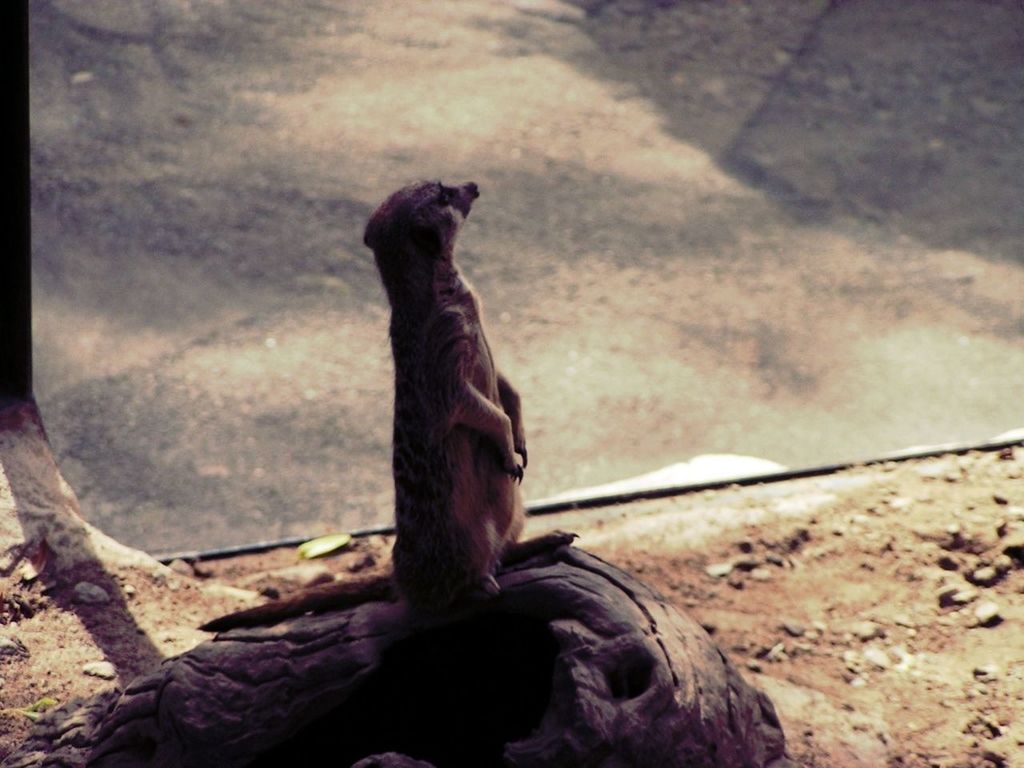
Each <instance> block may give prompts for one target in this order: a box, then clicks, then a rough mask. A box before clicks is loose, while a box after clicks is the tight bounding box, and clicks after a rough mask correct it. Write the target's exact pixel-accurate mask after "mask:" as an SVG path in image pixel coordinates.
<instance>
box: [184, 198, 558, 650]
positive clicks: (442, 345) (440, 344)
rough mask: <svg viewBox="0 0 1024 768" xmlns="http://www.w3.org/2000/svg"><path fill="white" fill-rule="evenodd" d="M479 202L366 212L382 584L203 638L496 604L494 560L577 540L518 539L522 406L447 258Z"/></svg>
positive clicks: (224, 624)
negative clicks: (377, 299) (374, 612)
mask: <svg viewBox="0 0 1024 768" xmlns="http://www.w3.org/2000/svg"><path fill="white" fill-rule="evenodd" d="M479 194H480V193H479V189H478V187H477V185H476V184H475V183H473V182H467V183H465V184H462V185H459V186H446V185H445V184H443V183H441V182H419V183H416V184H412V185H409V186H407V187H403V188H402V189H400V190H398V191H397V192H395V193H393V194H392V195H390V196H389V197H388V198H387V199H386V200H385V201H384V202H383V203H382V204H381V205H380V206H379V207H378V208H377V209H376V211H375V212H374V213H373V215H372V216H371V217H370V220H369V223H368V224H367V226H366V232H365V235H364V237H363V241H364V243H365V244H366V245H367V246H368V247H369V248H370V249H371V250H372V251H373V253H374V259H375V262H376V264H377V268H378V271H379V272H380V277H381V282H382V283H383V285H384V290H385V292H386V294H387V298H388V302H389V304H390V306H391V321H390V339H391V351H392V355H393V358H394V374H395V401H394V428H393V446H392V471H393V476H394V485H395V542H394V547H393V551H392V562H393V572H392V574H391V575H390V576H388V577H372V578H370V579H363V580H360V581H355V582H336V583H332V584H327V585H323V586H319V587H314V588H311V589H309V590H307V591H306V592H303V593H299V594H298V595H296V596H295V597H292V598H287V599H285V600H281V601H276V602H272V603H268V604H266V605H262V606H258V607H256V608H251V609H248V610H245V611H240V612H237V613H234V614H230V615H228V616H225V617H222V618H220V619H215V620H214V621H212V622H209V623H208V624H206V625H204V626H203V629H208V630H213V631H220V630H222V629H227V628H229V627H233V626H251V625H257V624H266V623H272V622H273V621H278V620H280V619H283V618H286V617H288V616H294V615H297V614H301V613H306V612H309V611H323V610H327V609H329V608H335V607H341V606H343V605H349V604H352V603H355V602H362V601H366V600H372V599H393V598H395V597H400V598H404V599H405V600H406V601H408V603H409V604H410V605H411V606H412V607H413V608H416V609H426V610H440V609H444V608H446V607H448V606H450V605H451V604H452V603H453V602H455V601H456V600H457V599H458V598H459V597H461V596H465V595H472V594H474V593H475V594H482V595H489V596H493V595H496V594H498V592H499V587H498V583H497V581H496V580H495V578H494V576H495V573H496V571H497V569H498V567H499V565H500V564H502V562H504V564H506V565H508V564H511V563H512V562H516V561H519V560H522V559H525V558H527V557H529V556H532V555H533V554H534V553H536V552H539V551H542V550H544V549H549V548H553V547H557V546H561V545H564V544H568V543H571V541H572V540H573V539H574V538H575V535H574V534H567V533H562V532H556V533H553V534H548V535H546V536H541V537H538V538H536V539H531V540H528V541H524V542H519V541H518V539H519V536H520V534H521V533H522V530H523V525H524V523H525V514H524V510H523V501H522V495H521V493H520V488H519V485H520V483H521V481H522V479H523V472H524V470H525V468H526V466H527V462H528V455H527V448H526V433H525V430H524V428H523V414H522V406H521V402H520V398H519V394H518V392H517V391H516V389H515V388H514V387H513V386H512V384H511V383H509V381H508V379H507V378H505V376H503V375H502V374H501V373H500V372H499V371H498V369H497V367H496V366H495V363H494V356H493V354H492V352H491V347H490V344H489V343H488V341H487V337H486V335H485V333H484V324H483V316H482V313H481V306H480V300H479V298H478V297H477V294H476V292H475V291H474V290H473V288H472V287H471V286H470V284H469V282H468V281H467V280H466V278H465V277H464V276H463V275H462V273H461V272H460V271H459V269H458V267H457V266H456V264H455V260H454V250H455V241H456V237H457V235H458V234H459V231H460V229H461V227H462V224H463V222H464V221H465V220H466V218H467V217H468V216H469V212H470V210H471V208H472V206H473V202H474V201H475V200H476V199H477V198H478V197H479ZM396 593H397V594H396Z"/></svg>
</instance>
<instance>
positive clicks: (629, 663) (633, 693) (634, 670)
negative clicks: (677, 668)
mask: <svg viewBox="0 0 1024 768" xmlns="http://www.w3.org/2000/svg"><path fill="white" fill-rule="evenodd" d="M653 672H654V661H653V660H652V659H651V658H650V657H648V656H641V657H638V658H631V659H627V660H626V661H625V663H624V664H623V665H622V666H621V667H616V668H615V669H613V670H612V671H611V672H609V673H608V674H607V675H606V677H607V679H608V689H609V690H610V691H611V694H612V697H613V698H615V699H619V700H620V701H623V700H626V699H635V698H636V697H637V696H640V695H641V694H643V693H644V692H645V691H646V690H647V689H648V688H650V687H651V675H652V674H653Z"/></svg>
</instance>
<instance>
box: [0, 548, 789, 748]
mask: <svg viewBox="0 0 1024 768" xmlns="http://www.w3.org/2000/svg"><path fill="white" fill-rule="evenodd" d="M498 582H499V584H500V585H501V588H502V592H501V595H500V596H498V597H497V598H493V599H488V600H480V601H477V602H473V603H470V604H466V605H463V606H460V607H459V608H458V610H455V611H453V612H451V613H449V614H446V615H443V616H422V615H414V614H412V613H410V612H409V611H408V610H407V609H406V608H404V607H403V606H401V605H398V604H392V603H367V604H364V605H361V606H358V607H356V608H351V609H348V610H345V611H339V612H335V613H328V614H323V615H318V616H303V617H300V618H296V619H292V620H290V621H287V622H284V623H282V624H279V625H277V626H274V627H265V628H258V629H237V630H232V631H230V632H226V633H224V634H222V635H219V636H218V637H216V638H215V639H214V640H212V641H211V642H207V643H204V644H202V645H200V646H198V647H197V648H195V649H193V650H192V651H190V652H189V653H186V654H183V655H182V656H179V657H177V658H174V659H171V660H169V661H167V662H166V663H165V664H164V665H163V666H162V667H161V668H160V669H159V670H158V671H157V672H156V673H154V674H152V675H150V676H148V677H145V678H141V679H139V680H137V681H136V682H134V683H132V684H131V685H130V686H128V688H127V689H126V690H125V691H124V692H123V693H122V694H121V695H120V696H119V697H117V698H114V697H109V703H107V704H106V705H105V706H97V705H96V703H95V702H93V703H92V705H91V708H90V706H86V707H83V708H82V710H80V711H79V712H78V713H76V714H75V715H73V716H74V717H77V718H78V720H77V722H76V723H74V724H72V725H70V726H69V725H67V724H66V723H65V724H64V725H63V726H62V725H61V724H59V723H54V722H51V723H49V724H48V725H45V726H44V727H43V729H42V730H41V731H40V734H41V735H40V736H37V737H35V738H34V739H32V740H30V743H29V744H27V745H26V748H25V749H23V750H22V752H21V753H20V755H21V756H20V757H19V756H17V755H16V756H15V757H14V760H13V761H12V762H11V763H9V764H10V765H12V766H17V767H18V768H23V766H28V765H44V764H48V763H47V760H46V757H45V755H46V754H47V753H50V754H51V756H52V755H54V754H56V752H58V751H59V752H60V754H61V755H62V756H63V757H62V758H61V761H60V762H59V763H52V764H62V765H75V764H85V763H86V762H88V765H90V766H95V768H112V767H114V766H135V767H138V766H191V767H192V768H202V767H203V766H218V767H224V766H247V765H251V766H282V765H304V764H307V763H310V764H313V762H314V756H315V755H322V753H324V752H326V753H327V754H328V755H330V758H331V759H330V762H331V764H332V765H338V766H352V765H356V764H358V765H359V766H360V768H371V767H374V766H376V767H377V768H387V767H392V768H396V767H398V766H416V767H418V768H424V766H431V765H433V766H439V767H440V766H473V767H474V768H483V767H484V766H524V767H525V766H609V767H611V766H616V767H620V766H622V767H624V766H652V768H653V767H655V766H656V767H657V768H666V767H671V766H689V767H690V768H698V767H703V766H706V767H708V768H711V767H712V766H715V767H716V768H733V767H736V768H739V767H741V766H742V767H743V768H755V767H759V766H771V767H772V768H782V766H787V765H789V764H790V763H789V761H788V760H787V759H786V758H785V757H784V752H785V745H784V738H783V734H782V729H781V727H780V725H779V721H778V718H777V717H776V715H775V710H774V708H773V706H772V704H771V702H770V701H769V700H768V698H767V697H766V696H765V695H764V694H762V693H760V692H759V691H757V690H756V689H754V688H753V687H751V686H750V685H748V684H747V683H746V682H745V681H744V680H743V679H742V678H741V677H740V675H739V673H738V672H737V670H736V669H735V667H733V665H732V664H731V663H730V662H729V661H728V659H726V658H725V656H724V655H723V654H722V653H721V652H720V651H719V650H718V649H717V648H716V646H715V645H714V643H713V642H712V641H711V639H710V637H708V635H707V633H706V632H705V631H704V630H703V629H702V628H701V627H700V626H699V625H698V624H697V623H696V622H694V621H692V620H691V619H689V618H687V617H685V616H683V615H681V614H680V613H679V612H678V611H676V610H675V609H674V608H673V607H672V606H670V605H669V604H668V603H666V602H665V600H664V599H663V598H661V597H660V596H658V595H657V594H655V593H654V592H653V591H652V590H650V589H649V588H648V587H646V586H644V585H643V584H641V583H640V582H638V581H637V580H635V579H633V578H632V577H630V576H629V575H627V574H625V573H623V572H622V571H620V570H618V569H617V568H615V567H613V566H611V565H609V564H607V563H605V562H603V561H601V560H599V559H598V558H596V557H594V556H592V555H589V554H587V553H586V552H584V551H582V550H580V549H577V548H573V547H562V548H560V549H558V550H555V551H553V552H549V553H546V554H543V555H540V556H538V557H536V558H534V559H532V560H529V561H527V562H525V563H523V564H521V565H520V566H518V567H516V568H515V569H512V570H509V571H506V572H504V573H502V574H501V575H500V576H499V578H498ZM83 712H84V713H85V714H84V715H83ZM46 728H49V733H51V734H62V735H61V736H60V738H59V739H57V741H56V742H54V743H53V744H51V745H50V747H51V748H49V749H48V748H47V745H46V744H45V743H44V742H45V738H44V737H43V736H42V734H43V733H45V732H46ZM33 755H35V757H33ZM321 759H322V758H321ZM78 760H81V763H78V762H77V761H78ZM317 762H319V760H317Z"/></svg>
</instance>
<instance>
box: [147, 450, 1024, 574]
mask: <svg viewBox="0 0 1024 768" xmlns="http://www.w3.org/2000/svg"><path fill="white" fill-rule="evenodd" d="M1019 445H1024V437H1021V438H1014V439H1011V440H999V441H989V442H983V443H970V444H966V443H958V444H950V445H941V446H935V447H929V448H922V449H921V450H918V451H907V452H900V453H896V454H890V455H887V456H880V457H877V458H873V459H865V460H862V461H847V462H839V463H836V464H821V465H817V466H813V467H803V468H800V469H788V470H784V471H782V472H772V473H770V474H760V475H751V476H748V477H737V478H725V479H722V480H710V481H707V482H701V483H689V484H684V485H661V486H652V487H650V488H642V489H637V490H633V491H625V492H622V493H608V494H601V493H595V494H592V495H586V496H579V497H574V498H571V499H558V498H553V499H550V500H549V499H539V500H537V501H534V502H530V503H527V505H526V511H527V514H528V515H530V516H531V517H538V516H541V515H552V514H556V513H558V512H569V511H572V510H579V509H595V508H598V507H611V506H615V505H618V504H628V503H630V502H634V501H649V500H652V499H665V498H670V497H672V496H683V495H685V494H690V493H700V492H701V491H709V490H716V489H721V488H729V487H732V486H741V487H743V486H750V485H764V484H767V483H779V482H784V481H787V480H802V479H805V478H811V477H822V476H824V475H831V474H835V473H836V472H842V471H843V470H847V469H853V468H854V467H867V466H873V465H878V464H887V463H889V462H900V461H910V460H912V459H930V458H935V457H937V456H945V455H948V454H953V455H963V454H966V453H970V452H972V451H985V452H991V451H1001V450H1004V449H1006V448H1013V447H1014V446H1019ZM349 533H350V534H351V535H352V537H353V538H361V537H365V536H373V535H380V534H384V535H388V534H392V533H394V527H393V526H390V525H380V526H375V527H372V528H361V529H358V530H354V531H349ZM310 538H312V537H311V536H293V537H289V538H284V539H276V540H273V541H258V542H253V543H251V544H239V545H237V546H232V547H221V548H216V549H206V550H199V549H197V550H182V551H178V552H167V553H158V554H157V555H155V557H156V559H157V560H159V561H160V562H162V563H169V562H171V561H172V560H179V559H180V560H189V561H198V560H219V559H223V558H228V557H236V556H239V555H254V554H259V553H260V552H268V551H270V550H273V549H281V548H283V547H295V546H298V545H299V544H301V543H302V542H304V541H308V540H309V539H310Z"/></svg>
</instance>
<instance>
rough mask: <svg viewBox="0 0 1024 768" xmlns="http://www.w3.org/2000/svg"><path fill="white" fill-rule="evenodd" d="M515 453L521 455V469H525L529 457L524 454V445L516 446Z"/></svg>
mask: <svg viewBox="0 0 1024 768" xmlns="http://www.w3.org/2000/svg"><path fill="white" fill-rule="evenodd" d="M516 453H518V454H519V455H520V456H522V457H523V469H526V465H527V464H529V463H530V460H529V458H528V457H527V455H526V446H525V445H520V446H518V447H517V448H516Z"/></svg>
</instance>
